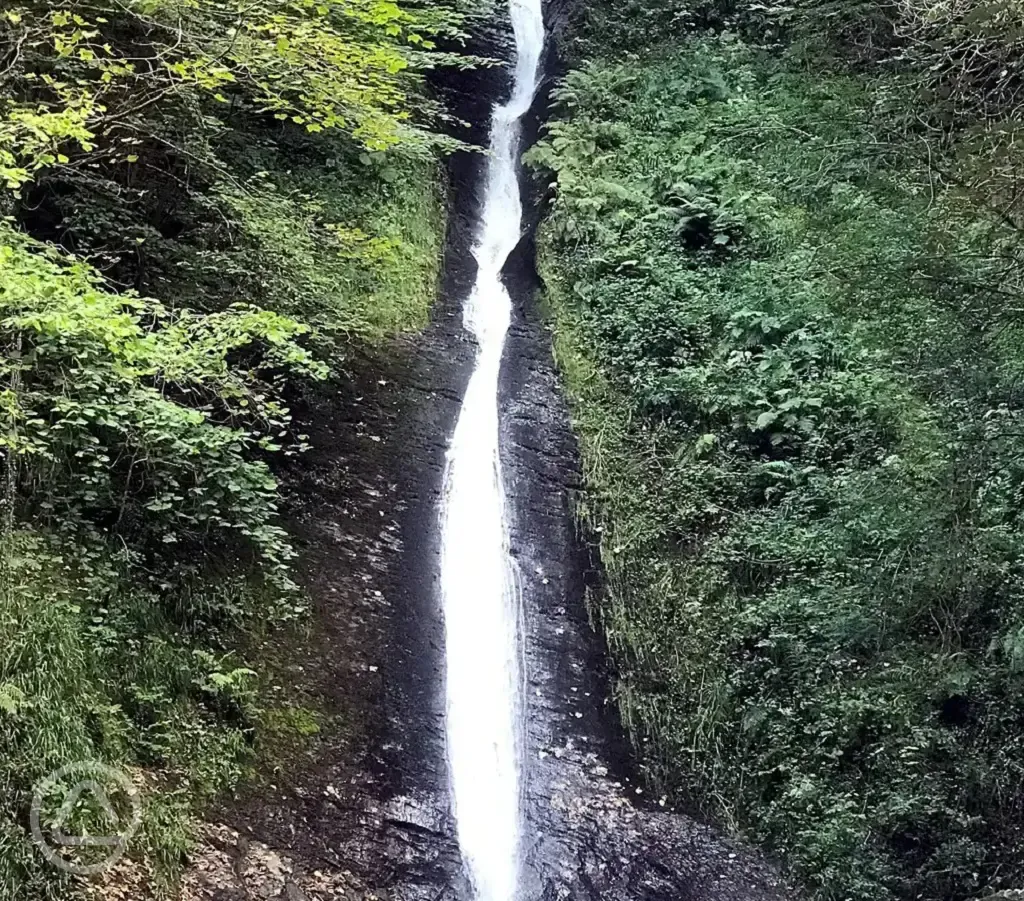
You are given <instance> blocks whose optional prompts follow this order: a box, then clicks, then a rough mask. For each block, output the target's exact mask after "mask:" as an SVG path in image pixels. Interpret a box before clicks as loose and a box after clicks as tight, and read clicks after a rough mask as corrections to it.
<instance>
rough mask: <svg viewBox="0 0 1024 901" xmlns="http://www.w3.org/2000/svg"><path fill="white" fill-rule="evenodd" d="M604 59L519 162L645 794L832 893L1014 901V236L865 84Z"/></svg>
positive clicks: (707, 53) (1018, 415)
mask: <svg viewBox="0 0 1024 901" xmlns="http://www.w3.org/2000/svg"><path fill="white" fill-rule="evenodd" d="M662 6H663V7H664V6H665V5H664V4H663V5H662ZM669 12H670V10H669ZM661 14H663V15H665V14H667V13H666V10H665V9H662V10H661ZM659 21H660V20H659ZM666 27H667V26H665V24H664V23H663V22H662V23H661V24H660V25H659V28H662V29H663V30H662V32H661V33H662V34H665V33H666V32H665V31H664V29H665V28H666ZM600 45H601V42H600V41H599V40H595V41H594V46H595V47H597V48H600ZM595 53H596V54H597V56H596V57H595V58H593V59H591V61H590V62H589V63H588V64H586V65H584V66H582V67H581V68H578V69H577V70H575V71H573V72H572V73H570V75H569V76H568V78H567V79H566V80H565V82H564V83H563V85H562V86H561V87H560V88H559V89H558V90H557V92H556V102H557V105H558V109H559V110H560V111H561V114H560V116H559V117H558V118H556V120H555V121H554V122H553V123H552V124H551V126H550V128H549V131H548V134H547V136H546V138H545V139H544V140H543V141H542V143H541V144H540V145H539V146H538V147H537V148H536V149H534V150H533V151H532V152H531V154H530V157H529V159H530V161H531V162H532V163H533V164H534V165H535V166H536V167H538V168H539V169H540V170H542V171H545V172H549V173H553V178H554V183H555V184H554V186H555V188H556V189H557V194H556V197H555V200H554V201H553V207H552V210H551V214H550V216H549V218H548V219H547V221H546V222H545V223H544V225H543V226H542V233H541V238H540V254H541V269H542V275H543V278H544V280H545V283H546V287H547V298H548V302H549V304H550V307H551V309H552V316H553V318H554V323H555V326H556V328H555V336H556V337H555V344H556V353H557V357H558V360H559V363H560V365H561V368H562V371H563V374H564V377H565V381H566V384H567V387H568V390H569V393H570V396H571V400H572V408H573V416H574V422H575V426H576V430H577V433H578V435H579V439H580V444H581V449H582V457H583V465H584V468H585V477H586V485H587V490H586V492H585V493H584V494H583V495H582V497H581V509H582V514H583V516H584V517H585V518H586V519H587V520H588V521H589V522H590V524H591V525H592V526H593V527H594V528H595V529H596V530H597V532H598V534H599V535H600V544H601V556H602V560H603V563H604V567H605V572H606V585H605V588H604V590H603V592H602V593H601V595H600V597H599V598H597V599H596V601H595V612H596V614H597V616H598V618H599V620H600V622H601V623H602V625H603V628H604V631H605V633H606V635H607V637H608V641H609V645H610V647H611V650H612V652H613V654H614V656H615V657H616V659H617V662H618V665H619V667H620V671H621V678H620V680H619V684H618V688H617V693H618V698H619V702H620V705H621V709H622V712H623V716H624V720H625V722H626V723H627V725H628V727H629V729H630V731H631V733H632V735H633V737H634V740H635V742H636V745H637V747H638V748H639V749H640V751H641V755H642V760H643V765H644V767H645V769H646V772H647V774H648V776H649V778H650V780H651V781H652V782H653V783H654V784H655V785H656V786H657V787H658V789H659V790H660V791H664V792H666V793H668V794H669V795H670V796H671V797H672V798H674V799H675V800H676V801H678V802H680V803H685V804H687V805H693V804H695V803H696V804H698V805H701V806H703V808H704V809H705V810H706V811H708V812H709V813H711V814H713V815H714V816H716V817H717V818H719V819H720V820H722V821H723V822H725V823H726V824H728V825H729V826H730V827H731V828H732V829H733V830H734V831H736V832H738V833H741V834H744V835H745V836H747V837H748V838H751V839H753V840H755V841H757V842H759V843H761V844H762V845H763V846H765V847H766V848H767V849H769V850H770V852H771V853H772V854H773V855H776V856H778V857H780V858H781V859H783V860H784V861H785V863H786V864H787V866H788V867H789V869H790V871H791V873H792V874H793V875H794V876H795V877H796V878H797V879H798V881H799V882H801V883H802V884H803V885H805V886H807V887H808V888H809V890H810V891H811V893H812V894H813V895H814V896H815V897H817V898H821V899H830V901H840V899H843V901H846V899H856V901H880V899H895V898H900V899H917V898H929V899H933V898H949V899H959V898H966V897H970V896H972V895H974V894H977V893H979V892H981V891H982V890H983V889H998V888H1001V887H1007V886H1013V885H1014V884H1015V883H1017V884H1019V883H1020V881H1021V880H1022V879H1024V835H1022V834H1021V823H1022V822H1024V820H1022V813H1024V792H1022V790H1021V783H1020V773H1021V771H1022V767H1024V732H1022V730H1021V723H1022V722H1024V594H1022V591H1021V585H1022V584H1024V581H1022V577H1024V522H1022V519H1021V517H1022V513H1024V497H1022V495H1021V488H1020V486H1021V484H1022V477H1024V472H1022V470H1021V460H1022V459H1024V443H1022V442H1024V432H1022V430H1021V428H1020V425H1021V421H1022V418H1024V397H1022V395H1021V391H1020V387H1019V385H1020V380H1019V374H1020V371H1021V370H1020V359H1021V348H1020V337H1021V333H1020V330H1019V326H1018V325H1017V322H1016V318H1015V316H1016V312H1017V311H1016V310H1015V308H1014V306H1013V303H1012V302H1010V301H1008V298H1007V297H1006V296H1005V294H1004V293H1003V291H1002V287H1001V285H1002V277H1003V273H1004V272H1005V270H1006V266H1007V259H1008V258H1011V257H1012V254H1013V252H1014V251H1013V248H1014V247H1016V242H1017V235H1016V233H1015V231H1014V229H1012V228H1010V227H1009V226H1008V225H1007V223H1006V222H1005V221H1000V219H999V217H998V216H995V215H989V214H986V213H985V212H984V211H981V212H979V210H978V209H977V208H973V207H970V206H968V205H966V204H965V203H964V201H963V196H962V194H960V193H958V192H957V191H956V190H953V189H951V188H948V187H946V186H945V185H943V184H941V183H940V184H936V181H935V180H934V179H929V178H928V175H927V173H926V172H924V171H923V169H922V168H921V167H920V166H919V165H918V162H917V157H916V156H915V155H914V153H913V148H912V147H911V146H910V145H899V144H896V145H894V144H893V143H891V142H889V141H883V140H880V139H879V138H878V136H877V131H876V130H875V129H876V120H875V119H874V115H875V112H876V108H875V106H874V98H875V96H876V95H875V94H874V93H873V91H874V88H873V87H871V86H869V85H868V84H867V83H866V82H865V81H864V80H863V79H861V78H858V77H854V76H851V75H844V74H842V73H837V72H823V71H821V70H813V69H809V68H808V67H807V66H804V65H800V64H799V63H794V62H793V60H792V59H790V58H787V57H785V56H780V55H778V54H774V55H770V54H767V53H765V52H764V51H763V50H758V49H754V48H752V47H751V46H749V45H748V44H746V43H744V42H743V41H742V40H741V39H739V38H738V37H737V36H736V34H735V33H731V34H730V33H724V34H721V35H717V36H713V35H709V36H705V37H694V36H690V37H685V38H683V37H681V36H680V37H677V38H676V39H674V40H673V41H670V42H668V44H667V45H666V46H663V47H660V48H659V47H655V48H654V49H651V50H648V51H646V52H643V53H636V52H634V53H633V54H632V55H630V56H629V57H628V58H621V57H620V58H614V57H610V56H607V57H602V56H601V55H600V49H598V50H595Z"/></svg>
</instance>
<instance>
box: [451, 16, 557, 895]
mask: <svg viewBox="0 0 1024 901" xmlns="http://www.w3.org/2000/svg"><path fill="white" fill-rule="evenodd" d="M510 8H511V15H512V24H513V28H514V31H515V40H516V65H515V76H514V84H513V89H512V96H511V98H510V99H509V101H508V103H505V104H502V105H499V106H497V107H495V109H494V112H493V114H492V117H491V135H490V150H491V157H490V159H489V160H488V167H487V177H486V182H485V185H484V189H485V190H484V200H483V210H482V215H481V218H480V226H479V232H478V235H477V240H476V245H475V246H474V248H473V255H474V257H475V258H476V261H477V264H478V266H479V271H478V274H477V278H476V283H475V285H474V287H473V290H472V293H471V294H470V296H469V298H468V299H467V301H466V306H465V309H464V313H463V315H464V319H465V325H466V328H467V329H468V330H469V331H470V332H471V333H472V334H473V336H474V337H475V338H476V340H477V343H478V345H479V349H478V351H477V358H476V365H475V368H474V370H473V374H472V376H471V378H470V381H469V386H468V387H467V389H466V395H465V397H464V399H463V402H462V409H461V411H460V413H459V419H458V423H457V424H456V427H455V434H454V436H453V437H452V443H451V446H450V448H449V450H448V465H447V470H446V475H445V489H444V508H443V514H442V526H441V528H442V535H441V541H442V560H441V590H442V595H443V604H444V620H445V640H446V648H445V659H446V663H447V680H446V682H447V698H448V705H447V736H448V763H449V771H450V775H451V787H452V798H453V806H454V810H455V819H456V824H457V828H458V837H459V845H460V847H461V849H462V856H463V860H464V861H465V866H466V871H467V873H468V875H469V878H470V881H471V883H472V886H473V894H474V899H475V901H514V899H515V897H516V889H517V883H518V877H519V844H520V828H521V823H520V820H521V810H520V795H521V791H520V750H519V744H520V742H519V733H520V727H521V723H520V718H521V714H520V708H521V702H522V699H521V697H520V694H521V681H522V676H521V672H520V662H519V635H518V620H519V596H518V591H517V588H516V585H515V579H514V576H513V571H512V566H511V560H510V558H509V540H508V534H509V533H508V523H507V520H506V515H505V494H504V487H503V484H502V471H501V455H500V449H499V439H498V436H499V427H498V373H499V369H500V366H501V355H502V350H503V348H504V346H505V335H506V333H507V331H508V327H509V322H510V321H511V317H512V299H511V298H510V297H509V293H508V291H507V290H506V288H505V285H504V284H503V283H502V280H501V270H502V267H503V266H504V265H505V262H506V261H507V260H508V257H509V255H510V254H511V253H512V251H513V250H514V249H515V246H516V244H518V243H519V239H520V237H521V231H522V225H523V221H522V220H523V208H522V198H521V196H520V191H519V178H518V162H519V152H520V139H521V120H522V118H523V116H525V115H526V113H527V112H528V111H529V109H530V106H531V105H532V104H533V99H534V96H535V95H536V93H537V88H538V82H539V78H540V57H541V52H542V50H543V48H544V20H543V14H542V10H541V0H510Z"/></svg>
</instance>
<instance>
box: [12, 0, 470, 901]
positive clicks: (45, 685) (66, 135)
mask: <svg viewBox="0 0 1024 901" xmlns="http://www.w3.org/2000/svg"><path fill="white" fill-rule="evenodd" d="M472 7H473V8H472V9H471V8H470V4H468V3H465V2H463V0H443V2H437V3H430V4H421V3H412V2H410V3H405V2H398V3H396V2H391V0H324V2H319V0H316V2H313V0H294V2H292V0H287V2H276V0H268V2H257V3H255V4H253V3H250V2H245V3H240V2H234V0H199V2H192V0H187V2H178V0H127V2H123V3H116V4H104V3H100V4H95V3H90V4H86V3H81V2H78V0H68V2H58V3H47V4H42V3H37V2H34V0H25V2H21V3H14V4H6V5H5V6H4V9H3V10H0V44H2V46H3V50H2V51H0V182H2V184H0V191H2V196H0V214H2V215H3V221H2V223H0V455H2V458H3V462H4V466H3V475H4V485H3V489H2V490H0V494H2V497H0V509H2V517H0V634H2V635H3V641H2V642H0V897H2V898H4V899H12V901H13V899H17V901H22V899H24V901H40V899H52V901H56V899H58V898H60V899H62V901H63V899H67V898H70V897H77V895H78V893H79V892H80V890H81V885H77V884H72V883H71V882H70V881H68V880H65V879H64V877H63V875H62V873H61V872H60V871H59V870H57V869H55V868H53V867H51V866H48V865H46V863H45V862H44V860H43V859H42V857H41V856H40V855H39V854H38V853H37V852H36V851H35V850H34V849H33V848H32V846H31V843H30V841H29V839H28V836H27V834H26V822H27V820H26V815H25V811H26V810H27V807H28V803H29V798H30V796H31V791H32V786H33V784H34V783H35V782H36V781H37V780H38V779H40V778H41V777H42V776H45V775H46V774H47V773H49V772H51V771H52V770H54V769H56V768H58V767H59V766H61V765H62V764H65V763H69V762H72V761H80V760H98V761H106V762H109V763H112V764H114V765H116V766H118V767H121V768H122V769H124V770H125V771H126V772H128V773H130V774H131V776H132V778H133V780H134V781H135V782H136V783H137V784H138V785H139V786H140V787H141V789H142V793H143V796H144V801H145V806H144V813H145V817H144V828H143V829H142V831H141V832H140V834H139V836H137V837H136V838H135V839H134V840H133V841H132V843H131V846H130V849H129V859H128V862H127V863H126V865H125V866H126V867H127V871H126V872H128V874H129V876H130V877H131V878H129V879H128V881H127V882H126V885H129V886H130V887H131V888H129V890H130V891H131V890H136V891H137V892H138V893H140V897H153V896H157V895H166V894H169V893H173V890H174V885H173V882H174V879H175V878H176V876H177V874H178V873H179V871H180V868H181V865H182V862H183V860H184V855H185V853H186V852H187V850H188V845H189V832H190V830H189V823H190V821H191V819H192V818H193V817H194V815H195V812H196V809H197V807H198V806H201V805H203V804H205V803H207V802H209V801H210V800H212V798H213V797H214V795H215V794H217V793H218V792H223V791H225V790H227V789H230V788H231V787H232V786H234V785H235V784H236V783H237V782H238V780H239V779H241V778H242V777H243V776H244V775H246V774H247V772H248V769H249V767H250V764H251V762H252V757H253V752H254V749H261V750H262V752H263V753H264V754H269V755H270V756H271V757H272V758H273V757H274V756H275V755H276V754H277V750H275V749H279V748H283V746H284V744H285V743H287V744H288V749H289V751H294V752H295V753H298V752H299V748H298V746H299V744H300V743H301V741H302V740H303V739H304V738H305V739H308V737H309V736H310V735H311V734H313V732H315V729H316V722H315V720H313V719H311V718H310V716H301V715H299V714H298V713H296V715H295V716H294V717H293V718H292V719H287V718H286V717H278V719H277V720H276V721H275V723H276V725H275V726H274V727H273V728H265V724H266V722H268V721H270V720H271V719H273V717H272V716H271V715H270V714H267V715H264V712H263V710H262V707H263V706H264V705H266V703H267V698H268V694H272V692H271V691H270V690H269V685H270V681H271V680H270V679H269V677H268V676H267V674H266V673H265V672H264V670H265V669H266V668H267V667H271V668H272V666H273V664H272V663H268V662H267V661H266V660H265V659H263V657H262V656H261V653H260V647H259V645H260V641H261V640H266V641H269V640H270V639H269V637H268V636H269V632H270V630H272V629H274V628H278V627H280V626H281V624H282V623H284V622H289V621H292V620H295V619H296V618H298V617H301V616H302V615H303V613H304V600H303V598H302V597H301V595H300V594H299V593H298V592H297V591H296V589H295V586H294V585H292V582H291V577H290V572H289V565H290V563H291V561H292V558H293V556H294V552H293V549H292V546H291V541H290V539H289V536H288V534H287V533H286V531H285V529H284V527H283V525H282V522H281V521H280V517H279V514H278V506H279V503H280V492H281V489H280V486H279V484H278V480H277V478H276V476H275V468H276V467H277V466H278V463H277V461H279V460H280V459H281V458H282V457H285V456H289V455H292V454H296V453H299V452H301V451H302V450H304V449H305V446H306V436H305V435H303V434H302V431H303V429H302V424H301V423H296V422H293V421H292V415H291V412H290V410H289V401H288V398H295V397H296V396H297V395H300V394H301V392H302V390H303V386H304V385H305V384H307V383H308V382H310V381H313V380H319V379H322V378H324V377H325V376H326V375H327V366H326V364H325V361H326V360H330V362H331V364H332V365H336V364H339V363H341V364H343V361H344V352H345V350H346V349H347V347H348V346H349V345H350V344H352V343H354V342H359V341H366V342H379V343H383V342H384V341H386V340H387V339H388V338H389V337H391V336H393V335H394V334H395V333H397V332H401V331H404V330H409V329H414V328H417V327H420V326H421V325H423V324H424V323H425V322H426V318H427V312H428V309H429V305H430V303H431V301H432V299H433V295H434V290H435V285H436V280H437V269H438V262H439V258H440V248H441V239H442V234H443V207H442V203H441V191H440V187H441V186H440V184H439V182H440V178H439V174H440V169H439V166H438V164H437V160H436V155H437V154H436V151H437V150H439V149H440V150H444V149H446V148H450V147H452V146H456V145H457V143H458V142H456V141H453V140H452V139H450V138H448V137H445V136H442V135H440V134H437V133H435V131H434V128H435V127H436V125H437V124H438V123H440V122H442V121H445V119H446V114H445V112H444V111H443V110H442V109H441V108H440V106H439V105H438V104H436V103H435V102H434V101H432V100H431V99H430V98H429V97H428V96H427V94H426V92H425V91H424V89H423V85H422V78H423V74H424V73H425V72H426V71H428V70H430V69H432V68H435V67H438V66H442V65H469V64H473V63H474V62H476V61H474V60H472V59H471V58H469V57H467V56H464V55H458V54H452V53H448V52H441V51H439V50H438V49H437V46H436V45H437V44H438V43H440V42H444V44H445V45H446V46H449V47H457V46H458V43H459V41H460V39H461V31H462V28H463V24H464V23H465V21H466V19H467V17H469V16H472V15H485V14H486V13H487V12H488V7H489V4H483V5H480V4H473V5H472ZM245 639H247V640H245ZM247 644H251V645H253V647H250V648H249V649H248V651H247V652H246V653H245V654H242V653H241V652H240V651H239V648H240V647H243V646H246V645H247ZM254 659H259V660H260V667H259V668H258V671H257V668H256V667H255V666H253V660H254ZM271 762H276V761H274V760H272V761H271ZM78 815H79V820H78V821H76V823H75V824H73V825H74V826H84V827H90V826H97V825H98V824H97V823H95V822H93V820H91V819H90V817H95V816H96V815H98V814H97V812H96V811H90V810H89V809H88V808H83V810H82V811H80V812H79V814H78Z"/></svg>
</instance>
